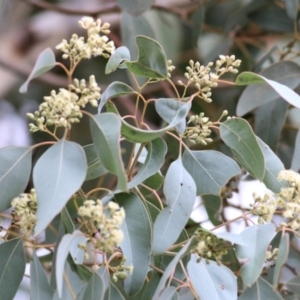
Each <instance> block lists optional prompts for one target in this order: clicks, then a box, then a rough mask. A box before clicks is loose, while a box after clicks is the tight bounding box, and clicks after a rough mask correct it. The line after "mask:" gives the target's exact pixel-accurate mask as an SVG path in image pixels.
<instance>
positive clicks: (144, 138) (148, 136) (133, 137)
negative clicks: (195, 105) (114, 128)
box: [106, 101, 188, 143]
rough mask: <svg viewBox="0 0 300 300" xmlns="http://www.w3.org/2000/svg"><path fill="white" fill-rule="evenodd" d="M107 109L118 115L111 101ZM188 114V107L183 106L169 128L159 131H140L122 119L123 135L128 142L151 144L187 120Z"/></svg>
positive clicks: (107, 104)
mask: <svg viewBox="0 0 300 300" xmlns="http://www.w3.org/2000/svg"><path fill="white" fill-rule="evenodd" d="M106 109H107V110H108V111H111V112H114V113H117V114H118V111H117V109H116V107H115V105H114V104H113V103H112V102H111V101H108V102H107V103H106ZM187 112H188V111H187V107H186V106H182V107H181V108H180V109H179V110H178V112H177V113H176V115H175V117H174V119H173V121H172V122H171V123H170V124H169V125H168V126H167V127H164V128H162V129H159V130H143V129H139V128H136V127H134V126H132V125H130V124H128V123H127V122H126V121H125V120H123V119H121V121H122V128H121V133H122V135H123V136H124V137H125V138H126V139H127V140H128V141H130V142H133V143H144V142H149V141H152V140H154V139H156V138H158V137H160V136H162V135H163V134H164V133H165V132H167V131H168V130H171V129H173V128H174V127H175V126H176V125H178V124H179V123H180V122H181V121H182V120H183V119H185V116H186V114H187Z"/></svg>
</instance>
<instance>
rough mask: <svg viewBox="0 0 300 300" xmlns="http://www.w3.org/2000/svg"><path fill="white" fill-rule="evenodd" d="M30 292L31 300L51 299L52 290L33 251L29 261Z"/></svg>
mask: <svg viewBox="0 0 300 300" xmlns="http://www.w3.org/2000/svg"><path fill="white" fill-rule="evenodd" d="M30 294H31V300H51V299H52V291H51V289H50V285H49V282H48V279H47V275H46V273H45V270H44V268H43V266H42V264H41V262H40V260H39V259H38V257H37V256H36V252H35V251H33V255H32V262H31V263H30Z"/></svg>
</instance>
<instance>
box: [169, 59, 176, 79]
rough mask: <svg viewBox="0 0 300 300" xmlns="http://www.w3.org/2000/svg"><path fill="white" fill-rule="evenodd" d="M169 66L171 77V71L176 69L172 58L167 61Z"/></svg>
mask: <svg viewBox="0 0 300 300" xmlns="http://www.w3.org/2000/svg"><path fill="white" fill-rule="evenodd" d="M167 66H168V77H169V78H171V73H172V71H173V70H174V69H175V66H173V65H172V60H168V61H167Z"/></svg>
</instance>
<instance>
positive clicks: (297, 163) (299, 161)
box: [291, 129, 300, 172]
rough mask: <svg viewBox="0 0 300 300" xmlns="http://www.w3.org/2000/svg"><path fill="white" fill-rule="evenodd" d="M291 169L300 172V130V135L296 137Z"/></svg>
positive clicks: (299, 132)
mask: <svg viewBox="0 0 300 300" xmlns="http://www.w3.org/2000/svg"><path fill="white" fill-rule="evenodd" d="M291 169H292V170H294V171H296V172H298V171H299V170H300V129H299V130H298V133H297V136H296V141H295V148H294V154H293V159H292V166H291Z"/></svg>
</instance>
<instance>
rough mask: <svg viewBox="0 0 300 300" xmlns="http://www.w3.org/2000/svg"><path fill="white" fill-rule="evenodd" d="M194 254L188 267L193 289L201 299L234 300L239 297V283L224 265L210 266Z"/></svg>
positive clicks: (212, 264)
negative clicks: (198, 260)
mask: <svg viewBox="0 0 300 300" xmlns="http://www.w3.org/2000/svg"><path fill="white" fill-rule="evenodd" d="M197 259H198V257H197V256H196V255H195V254H194V255H192V257H191V260H190V261H189V263H188V265H187V271H188V274H189V277H190V280H191V282H192V284H193V287H194V289H195V291H196V293H197V295H198V296H199V298H200V299H203V300H206V299H207V300H209V299H214V300H215V299H216V300H232V299H236V296H237V282H236V278H235V276H234V274H233V273H232V271H231V270H230V269H228V268H227V267H225V266H224V265H220V266H219V265H218V264H217V263H216V262H215V261H209V264H207V263H206V262H205V260H204V259H202V260H201V261H200V262H199V263H198V262H197Z"/></svg>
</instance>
